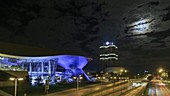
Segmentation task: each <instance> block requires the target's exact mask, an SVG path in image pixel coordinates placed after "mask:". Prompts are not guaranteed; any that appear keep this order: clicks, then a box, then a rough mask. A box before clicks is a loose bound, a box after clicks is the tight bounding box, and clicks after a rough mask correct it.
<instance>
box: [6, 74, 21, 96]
mask: <svg viewBox="0 0 170 96" xmlns="http://www.w3.org/2000/svg"><path fill="white" fill-rule="evenodd" d="M9 80H11V81H14V82H15V91H14V96H17V83H18V82H17V81H22V80H24V78H13V77H11V78H9Z"/></svg>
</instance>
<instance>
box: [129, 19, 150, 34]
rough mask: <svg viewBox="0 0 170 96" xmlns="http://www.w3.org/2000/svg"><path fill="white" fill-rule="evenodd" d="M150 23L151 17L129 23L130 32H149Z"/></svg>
mask: <svg viewBox="0 0 170 96" xmlns="http://www.w3.org/2000/svg"><path fill="white" fill-rule="evenodd" d="M150 23H151V19H143V20H140V21H136V22H133V23H132V24H130V25H128V26H129V27H131V28H130V29H129V32H132V33H135V34H144V33H147V32H150V31H151V30H150Z"/></svg>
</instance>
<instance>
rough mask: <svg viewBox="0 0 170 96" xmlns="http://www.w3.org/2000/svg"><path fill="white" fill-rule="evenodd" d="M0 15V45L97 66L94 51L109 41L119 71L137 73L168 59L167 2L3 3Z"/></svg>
mask: <svg viewBox="0 0 170 96" xmlns="http://www.w3.org/2000/svg"><path fill="white" fill-rule="evenodd" d="M0 12H1V14H2V15H0V18H1V19H0V35H1V37H0V40H1V41H2V42H11V43H18V44H25V45H32V46H37V47H44V48H49V49H55V50H66V51H72V52H79V53H81V54H82V55H87V56H91V57H94V58H95V59H94V60H96V61H97V58H98V54H99V53H98V52H99V45H101V44H102V43H103V42H105V41H113V42H114V43H115V44H116V45H117V46H118V47H119V49H118V53H119V63H120V64H121V65H124V66H126V67H128V66H129V67H134V68H138V66H140V67H141V66H143V69H145V68H146V67H148V66H150V68H151V66H157V65H159V66H160V65H163V64H165V65H166V64H168V62H169V59H170V58H169V57H170V56H169V54H168V53H170V51H169V49H170V27H169V25H170V2H169V0H154V1H153V0H128V1H127V0H48V1H47V0H5V1H3V2H1V3H0ZM96 61H95V63H96V65H97V64H98V63H97V62H96ZM154 64H155V65H154ZM88 67H90V65H88ZM93 67H94V66H93ZM91 69H92V68H91Z"/></svg>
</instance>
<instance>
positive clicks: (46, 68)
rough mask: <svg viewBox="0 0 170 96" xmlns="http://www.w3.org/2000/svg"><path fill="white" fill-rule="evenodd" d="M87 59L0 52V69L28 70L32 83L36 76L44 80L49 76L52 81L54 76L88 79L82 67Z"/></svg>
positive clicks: (69, 56)
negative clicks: (62, 69) (61, 70)
mask: <svg viewBox="0 0 170 96" xmlns="http://www.w3.org/2000/svg"><path fill="white" fill-rule="evenodd" d="M25 51H26V50H25ZM34 51H36V50H34ZM34 51H33V52H34ZM89 60H90V59H89V58H87V57H84V56H79V55H61V54H59V55H51V56H43V55H41V56H35V55H33V56H19V55H8V54H4V53H0V70H11V71H28V74H29V77H30V78H31V79H32V83H34V81H35V80H36V79H37V78H41V79H42V82H45V80H46V79H48V78H49V77H50V79H51V81H52V82H56V78H60V80H61V78H66V77H72V76H79V75H84V76H85V77H86V79H89V78H88V76H87V75H86V73H85V72H84V71H83V67H84V66H85V65H86V64H87V63H88V62H89ZM57 66H60V67H62V68H64V70H65V72H58V71H56V68H57Z"/></svg>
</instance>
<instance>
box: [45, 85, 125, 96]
mask: <svg viewBox="0 0 170 96" xmlns="http://www.w3.org/2000/svg"><path fill="white" fill-rule="evenodd" d="M120 83H122V82H116V83H115V84H114V85H118V84H120ZM112 86H113V83H103V84H102V85H101V84H97V85H90V86H86V87H82V88H80V89H79V90H76V89H75V88H74V89H70V90H66V91H61V92H56V93H51V94H48V95H46V96H82V95H84V96H88V94H89V93H93V92H95V91H100V90H102V89H106V88H108V87H112ZM122 87H123V86H122ZM119 88H120V86H119ZM97 93H100V92H97ZM94 94H95V93H94ZM90 96H99V95H90Z"/></svg>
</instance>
